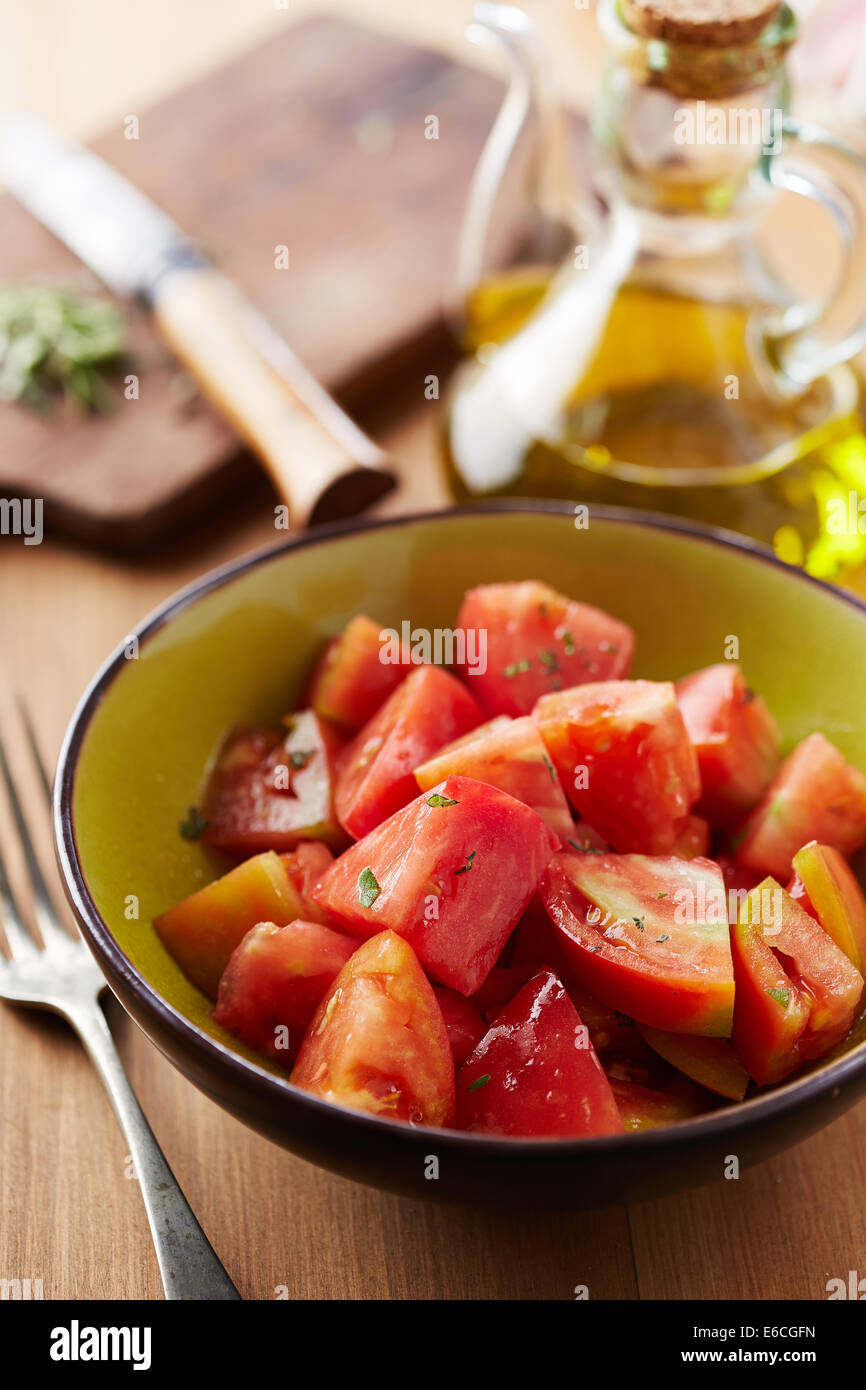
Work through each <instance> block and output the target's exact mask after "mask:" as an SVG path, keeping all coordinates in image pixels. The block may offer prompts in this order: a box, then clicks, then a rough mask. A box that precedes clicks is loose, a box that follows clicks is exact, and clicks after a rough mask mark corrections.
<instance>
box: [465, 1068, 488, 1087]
mask: <svg viewBox="0 0 866 1390" xmlns="http://www.w3.org/2000/svg"><path fill="white" fill-rule="evenodd" d="M489 1080H490V1073H489V1072H485V1073H484V1075H483V1076H478V1077H476V1079H475V1080H474V1081H470V1083H469V1085H468V1086H467V1087H466V1089H467V1091H480V1090H481V1087H482V1086H486V1085H487V1083H488V1081H489Z"/></svg>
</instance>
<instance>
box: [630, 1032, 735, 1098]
mask: <svg viewBox="0 0 866 1390" xmlns="http://www.w3.org/2000/svg"><path fill="white" fill-rule="evenodd" d="M639 1026H640V1032H641V1036H642V1037H643V1039H644V1041H645V1042H648V1043H649V1045H650V1047H651V1048H652V1050H653V1052H657V1053H658V1055H659V1057H663V1058H664V1060H665V1061H666V1062H670V1064H671V1066H672V1067H676V1069H677V1071H681V1072H682V1073H683V1075H684V1076H688V1077H691V1079H692V1081H697V1082H698V1084H699V1085H701V1086H706V1088H707V1090H708V1091H715V1092H716V1094H717V1095H720V1096H725V1097H727V1099H728V1100H742V1099H743V1096H744V1095H745V1094H746V1090H747V1088H748V1085H749V1073H748V1072H747V1071H746V1069H745V1067H744V1066H743V1065H742V1064H741V1063H740V1062H739V1061H738V1060H737V1054H736V1053H735V1052H734V1049H733V1048H732V1047H731V1044H730V1043H729V1042H726V1041H725V1039H724V1038H698V1037H690V1036H689V1035H688V1034H687V1033H665V1032H663V1031H662V1030H661V1029H659V1028H647V1026H646V1025H645V1024H640V1025H639Z"/></svg>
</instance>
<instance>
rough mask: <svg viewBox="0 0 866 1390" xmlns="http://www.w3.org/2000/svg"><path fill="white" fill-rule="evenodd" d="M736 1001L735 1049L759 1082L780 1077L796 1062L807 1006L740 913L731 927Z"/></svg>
mask: <svg viewBox="0 0 866 1390" xmlns="http://www.w3.org/2000/svg"><path fill="white" fill-rule="evenodd" d="M731 952H732V955H733V958H734V978H735V980H736V990H737V993H736V1004H735V1006H734V1031H733V1034H732V1038H731V1041H732V1043H733V1046H734V1051H735V1052H736V1054H737V1056H738V1057H739V1059H740V1061H741V1062H742V1063H743V1065H744V1067H745V1068H746V1070H747V1071H748V1073H749V1075H750V1076H751V1077H753V1078H754V1080H755V1081H757V1083H758V1085H759V1086H769V1085H772V1084H773V1083H774V1082H776V1081H781V1080H783V1078H784V1077H786V1076H788V1075H789V1074H790V1073H791V1072H792V1071H794V1069H795V1068H796V1067H797V1066H798V1065H799V1063H800V1060H801V1059H800V1054H799V1051H798V1046H797V1045H798V1043H799V1040H800V1038H801V1037H802V1035H803V1033H804V1032H805V1031H806V1025H807V1024H808V1022H809V1005H808V1003H807V1001H806V999H805V998H804V997H803V995H802V994H801V992H800V991H799V990H798V989H797V988H796V986H795V985H793V983H792V981H791V980H790V979H789V978H788V976H787V975H786V973H785V971H784V968H783V967H782V965H781V964H780V962H779V960H778V959H777V957H776V956H775V955H774V954H773V952H772V951H771V949H770V947H769V946H768V945H767V944H766V942H765V941H764V939H763V935H762V933H761V931H760V929H759V928H758V927H757V926H755V925H754V924H753V923H752V922H750V921H749V920H748V914H744V916H742V917H741V918H740V920H739V921H737V922H735V923H734V925H733V927H732V928H731Z"/></svg>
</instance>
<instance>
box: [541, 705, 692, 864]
mask: <svg viewBox="0 0 866 1390" xmlns="http://www.w3.org/2000/svg"><path fill="white" fill-rule="evenodd" d="M533 718H534V719H535V720H536V722H537V724H538V728H539V731H540V733H541V737H542V738H543V740H544V742H545V744H546V745H547V751H548V752H549V754H550V756H551V758H552V759H553V763H554V766H555V767H556V770H557V772H558V773H559V776H560V780H561V781H562V785H563V786H564V787H565V790H566V792H567V794H568V797H569V799H570V800H571V802H572V804H573V806H574V807H575V808H576V809H577V811H578V814H579V815H581V816H583V817H585V818H586V820H588V821H589V823H590V825H592V826H594V827H595V829H596V830H597V831H598V832H599V834H600V835H602V836H603V837H604V838H605V840H607V841H608V842H609V843H610V844H611V845H613V847H614V849H616V850H620V851H621V852H622V853H632V852H634V853H642V854H671V853H672V852H673V850H674V847H675V846H676V844H677V840H678V839H679V836H680V834H681V832H682V829H683V822H684V820H685V817H686V816H688V814H689V810H690V808H691V806H692V803H693V802H694V801H696V800H697V797H698V795H699V793H700V781H699V779H698V764H697V760H696V758H695V754H694V750H693V748H692V746H691V744H690V743H689V740H688V736H687V734H686V727H685V724H684V723H683V718H682V715H681V714H680V712H679V710H678V709H677V703H676V700H675V698H674V688H673V686H672V685H671V684H670V682H669V681H664V682H655V681H608V682H605V683H603V684H599V685H583V686H578V687H577V688H576V689H573V690H563V691H562V692H561V693H560V694H558V695H545V696H544V697H543V698H542V699H541V700H539V702H538V704H537V705H536V707H535V710H534V712H533Z"/></svg>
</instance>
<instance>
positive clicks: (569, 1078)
mask: <svg viewBox="0 0 866 1390" xmlns="http://www.w3.org/2000/svg"><path fill="white" fill-rule="evenodd" d="M485 1076H486V1077H488V1078H489V1080H487V1081H484V1077H485ZM457 1124H458V1127H459V1128H461V1129H468V1130H476V1131H477V1130H480V1131H482V1132H484V1133H486V1134H513V1135H521V1136H524V1137H531V1138H542V1137H546V1136H554V1135H559V1136H562V1137H578V1136H585V1135H598V1134H621V1133H622V1122H621V1120H620V1118H619V1112H618V1110H617V1108H616V1102H615V1101H614V1098H613V1094H612V1092H611V1089H610V1084H609V1082H608V1080H607V1077H606V1076H605V1074H604V1071H603V1070H602V1065H601V1063H600V1062H599V1060H598V1057H597V1056H596V1053H595V1049H594V1048H593V1046H592V1043H591V1042H590V1041H589V1035H588V1033H587V1030H586V1029H585V1028H584V1026H583V1024H582V1023H581V1021H580V1016H579V1015H578V1012H577V1010H576V1009H575V1007H574V1005H573V1004H572V1002H571V1000H570V999H569V997H568V994H567V993H566V990H565V987H564V986H563V984H562V983H561V981H560V980H558V979H557V977H556V976H555V975H554V973H553V971H551V970H540V971H539V972H538V974H537V975H535V976H534V977H533V978H532V979H531V980H530V981H529V982H528V983H527V984H525V985H524V986H523V989H521V990H520V992H519V993H518V994H517V995H515V997H514V998H513V999H512V1000H511V1002H510V1003H509V1004H507V1005H506V1006H505V1008H504V1009H503V1010H502V1011H501V1012H500V1013H499V1014H498V1015H497V1016H496V1018H495V1020H494V1022H493V1024H492V1026H491V1027H490V1029H489V1031H488V1032H487V1033H486V1034H485V1035H484V1037H483V1038H482V1039H481V1042H480V1043H479V1044H478V1046H477V1047H476V1049H475V1051H474V1052H473V1053H472V1055H471V1057H469V1059H468V1060H467V1061H466V1062H464V1064H463V1066H462V1067H461V1068H460V1071H459V1072H458V1074H457Z"/></svg>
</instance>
